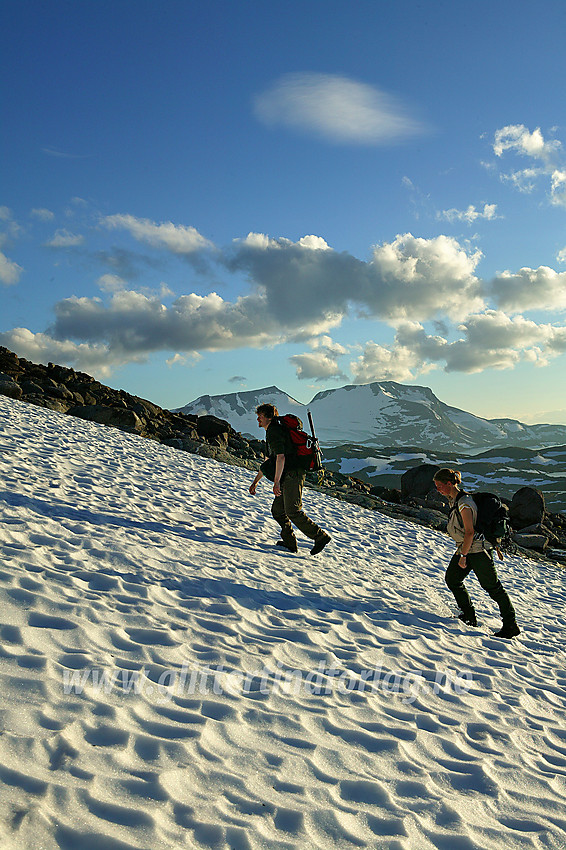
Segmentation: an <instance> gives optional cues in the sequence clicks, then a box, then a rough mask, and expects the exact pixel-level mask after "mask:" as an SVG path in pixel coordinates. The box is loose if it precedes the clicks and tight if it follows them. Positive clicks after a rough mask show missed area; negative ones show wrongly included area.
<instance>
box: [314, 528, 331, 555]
mask: <svg viewBox="0 0 566 850" xmlns="http://www.w3.org/2000/svg"><path fill="white" fill-rule="evenodd" d="M331 540H332V537H331V536H330V534H327V533H326V531H323V532H322V534H321V535H320V537H317V538H316V539H315V541H314V546H313V547H312V549H311V555H318V553H319V552H322V550H323V549H324V547H325V546H326V544H327V543H330V541H331Z"/></svg>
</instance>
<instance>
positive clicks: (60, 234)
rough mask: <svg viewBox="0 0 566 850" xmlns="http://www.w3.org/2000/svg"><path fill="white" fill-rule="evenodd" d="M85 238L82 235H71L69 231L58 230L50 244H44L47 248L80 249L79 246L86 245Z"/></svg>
mask: <svg viewBox="0 0 566 850" xmlns="http://www.w3.org/2000/svg"><path fill="white" fill-rule="evenodd" d="M84 241H85V239H84V236H81V235H80V234H76V233H71V232H70V231H69V230H65V229H64V228H63V229H61V230H57V231H56V232H55V235H54V236H53V238H52V239H50V240H49V242H45V243H44V247H45V248H78V247H79V245H83V244H84Z"/></svg>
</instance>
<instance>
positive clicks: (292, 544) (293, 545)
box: [275, 539, 299, 552]
mask: <svg viewBox="0 0 566 850" xmlns="http://www.w3.org/2000/svg"><path fill="white" fill-rule="evenodd" d="M275 545H276V546H283V548H284V549H288V550H289V552H298V551H299V547H298V545H297V541H296V539H293V540H289V541H288V542H287V541H285V540H278V541H277V543H276V544H275Z"/></svg>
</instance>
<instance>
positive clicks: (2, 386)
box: [0, 372, 23, 399]
mask: <svg viewBox="0 0 566 850" xmlns="http://www.w3.org/2000/svg"><path fill="white" fill-rule="evenodd" d="M0 395H6V396H8V397H9V398H15V399H19V398H21V397H22V396H23V392H22V388H21V387H20V385H19V384H18V383H16V381H14V379H13V378H11V377H10V375H6V374H5V373H4V372H0Z"/></svg>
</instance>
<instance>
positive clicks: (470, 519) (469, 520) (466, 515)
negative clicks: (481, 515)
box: [459, 505, 474, 570]
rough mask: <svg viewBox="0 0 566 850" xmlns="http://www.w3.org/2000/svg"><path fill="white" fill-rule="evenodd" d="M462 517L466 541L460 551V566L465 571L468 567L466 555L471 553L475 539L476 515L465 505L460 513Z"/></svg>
mask: <svg viewBox="0 0 566 850" xmlns="http://www.w3.org/2000/svg"><path fill="white" fill-rule="evenodd" d="M460 516H461V517H462V525H463V526H464V540H463V542H462V548H461V549H460V561H459V565H460V566H461V567H462V569H463V570H465V569H466V567H467V566H468V564H467V562H466V555H467V554H468V552H469V551H470V549H471V547H472V540H473V539H474V515H473V512H472V509H471V508H470V507H468V505H464V506H463V507H462V510H461V511H460Z"/></svg>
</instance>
